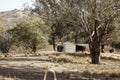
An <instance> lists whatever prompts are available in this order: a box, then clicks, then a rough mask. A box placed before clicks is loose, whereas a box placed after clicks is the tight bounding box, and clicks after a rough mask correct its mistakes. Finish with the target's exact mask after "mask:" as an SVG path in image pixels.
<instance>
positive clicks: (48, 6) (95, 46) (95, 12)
mask: <svg viewBox="0 0 120 80" xmlns="http://www.w3.org/2000/svg"><path fill="white" fill-rule="evenodd" d="M36 10H37V11H38V13H39V14H40V15H41V14H43V15H42V16H44V18H47V19H46V20H50V23H52V24H54V23H55V22H56V21H57V20H61V21H62V22H63V23H65V24H66V23H68V24H72V25H73V28H74V29H75V30H76V31H77V30H78V32H79V31H81V32H82V33H83V34H84V36H85V37H86V38H87V39H88V44H89V48H90V54H91V62H92V63H93V64H98V63H99V62H100V61H99V57H100V45H101V44H102V42H103V41H106V40H107V39H108V38H105V37H109V36H110V35H111V34H112V32H113V31H114V30H115V29H116V27H117V25H115V24H114V23H115V22H116V20H117V18H118V17H120V0H89V1H88V0H36ZM52 26H53V27H54V25H52ZM61 28H62V27H61ZM55 29H57V28H55ZM55 29H54V28H52V30H53V33H54V30H55ZM103 39H105V40H103Z"/></svg>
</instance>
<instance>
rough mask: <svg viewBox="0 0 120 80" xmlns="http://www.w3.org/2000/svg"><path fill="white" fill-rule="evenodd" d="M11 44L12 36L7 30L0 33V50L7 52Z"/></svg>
mask: <svg viewBox="0 0 120 80" xmlns="http://www.w3.org/2000/svg"><path fill="white" fill-rule="evenodd" d="M11 46H12V37H11V35H10V34H9V33H7V32H1V33H0V50H1V52H2V53H8V52H9V50H10V48H11Z"/></svg>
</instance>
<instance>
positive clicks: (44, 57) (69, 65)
mask: <svg viewBox="0 0 120 80" xmlns="http://www.w3.org/2000/svg"><path fill="white" fill-rule="evenodd" d="M41 53H42V52H39V54H40V55H39V54H38V56H35V55H30V56H31V57H29V58H24V60H19V59H23V58H22V57H20V58H16V59H12V60H11V59H5V60H4V59H3V61H7V63H8V64H9V65H10V66H15V65H13V63H14V62H15V63H18V62H19V63H20V64H22V67H24V65H23V61H24V62H27V63H24V64H26V65H25V67H27V66H33V67H34V68H36V67H39V68H40V67H41V66H42V67H43V68H45V67H46V66H47V67H51V68H52V69H54V70H55V71H56V72H58V71H59V70H60V71H62V72H58V73H60V74H58V73H57V76H60V77H61V76H62V78H60V77H59V80H75V79H76V80H96V79H99V80H119V79H120V54H110V53H105V54H102V55H101V57H102V58H101V64H98V65H93V64H90V57H89V54H83V53H52V52H50V53H49V52H47V51H45V52H43V53H42V54H41ZM16 60H17V61H16ZM9 61H10V62H9ZM32 61H33V62H32ZM1 62H2V61H1ZM12 62H13V63H12ZM29 63H30V64H29ZM31 63H32V64H31ZM43 63H44V64H43ZM45 63H46V64H45ZM36 65H37V66H36ZM16 67H18V68H20V66H17V65H16ZM28 68H29V67H28ZM30 70H32V68H31V69H30ZM15 73H16V71H15ZM72 73H73V74H72ZM31 74H34V72H31ZM42 74H43V73H42ZM22 76H23V75H22ZM33 76H36V74H34V75H33ZM37 76H38V75H37ZM16 77H18V76H16ZM23 77H24V76H23ZM78 77H79V78H78ZM3 80H4V79H3ZM6 80H9V79H6ZM13 80H14V78H13ZM15 80H16V79H15ZM17 80H19V79H17ZM20 80H22V79H20ZM26 80H38V78H34V79H26Z"/></svg>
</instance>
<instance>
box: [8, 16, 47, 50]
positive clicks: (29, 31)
mask: <svg viewBox="0 0 120 80" xmlns="http://www.w3.org/2000/svg"><path fill="white" fill-rule="evenodd" d="M8 32H9V33H11V35H12V36H13V40H14V42H15V44H16V45H22V46H23V47H25V49H26V50H28V49H31V50H32V51H33V52H36V50H37V49H38V48H43V47H44V46H45V45H46V44H47V43H48V36H49V27H48V26H47V25H46V24H45V23H44V21H43V20H42V19H39V18H35V17H30V18H27V19H25V20H23V21H21V22H20V23H18V24H17V25H16V26H15V27H14V28H12V29H10V30H9V31H8Z"/></svg>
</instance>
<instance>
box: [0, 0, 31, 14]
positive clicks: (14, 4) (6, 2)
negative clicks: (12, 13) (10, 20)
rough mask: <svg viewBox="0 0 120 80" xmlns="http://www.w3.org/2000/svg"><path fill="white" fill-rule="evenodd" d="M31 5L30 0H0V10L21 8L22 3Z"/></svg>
mask: <svg viewBox="0 0 120 80" xmlns="http://www.w3.org/2000/svg"><path fill="white" fill-rule="evenodd" d="M25 3H27V4H28V5H30V6H31V5H32V0H0V12H3V11H9V10H13V9H22V8H23V6H24V4H25Z"/></svg>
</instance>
